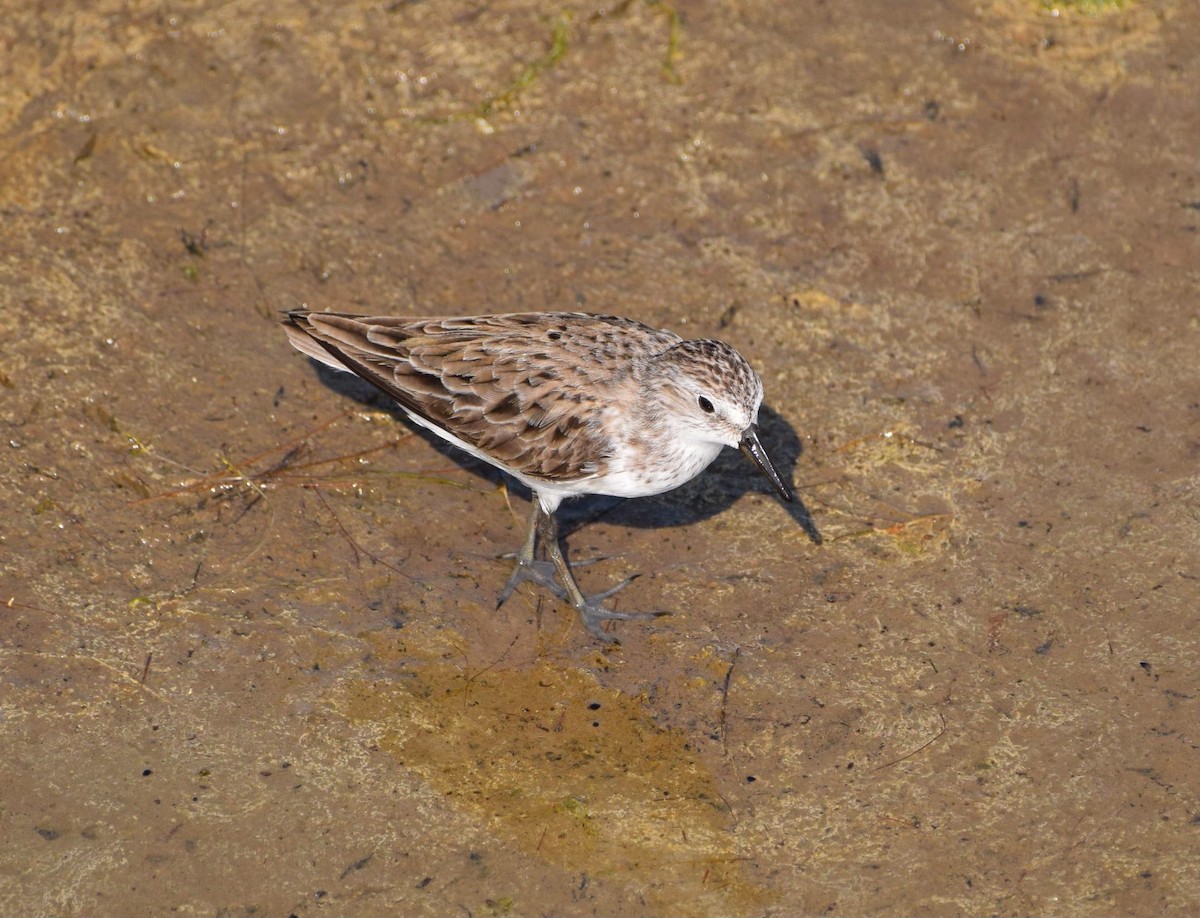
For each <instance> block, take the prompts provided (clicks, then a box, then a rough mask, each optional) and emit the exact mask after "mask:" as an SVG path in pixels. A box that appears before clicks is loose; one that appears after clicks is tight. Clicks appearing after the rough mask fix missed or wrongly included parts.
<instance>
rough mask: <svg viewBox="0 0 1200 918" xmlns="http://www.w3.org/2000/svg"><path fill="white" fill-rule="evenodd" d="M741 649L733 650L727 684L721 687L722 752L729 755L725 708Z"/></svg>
mask: <svg viewBox="0 0 1200 918" xmlns="http://www.w3.org/2000/svg"><path fill="white" fill-rule="evenodd" d="M741 652H742V648H741V647H734V648H733V658H732V659H731V660H730V661H729V669H727V670H726V671H725V684H724V685H722V686H721V750H722V751H723V752H724V753H725V754H726V755H729V742H728V741H729V734H728V731H727V730H726V729H725V706H726V704H727V703H728V701H729V683H730V682H731V681H732V680H733V668H734V666H736V665H737V659H738V655H739V654H741Z"/></svg>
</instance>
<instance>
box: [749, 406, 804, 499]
mask: <svg viewBox="0 0 1200 918" xmlns="http://www.w3.org/2000/svg"><path fill="white" fill-rule="evenodd" d="M738 449H740V450H741V451H742V453H743V454H744V455H745V457H746V458H747V459H749V460H750V461H751V462H753V463H754V464H755V465H757V466H758V470H759V471H760V472H762V473H763V474H764V475H765V476H766V477H767V480H768V481H769V482H771V484H772V485H774V487H775V490H776V491H778V492H779V496H780V497H782V498H783V499H784V500H787V501H791V500H795V498H794V497H793V496H792V490H791V488H789V487H788V486H787V485H786V484H784V483H783V479H782V478H780V477H779V473H778V472H777V471H775V466H773V465H771V460H770V459H768V458H767V452H766V450H764V449H763V447H762V444H761V443H759V442H758V425H757V424H751V425H750V426H749V427H747V428H746V430H745V432H744V433H743V434H742V442H741V443H739V444H738Z"/></svg>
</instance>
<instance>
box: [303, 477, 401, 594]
mask: <svg viewBox="0 0 1200 918" xmlns="http://www.w3.org/2000/svg"><path fill="white" fill-rule="evenodd" d="M305 487H306V488H308V489H309V490H310V491H312V492H313V493H314V494H316V495H317V498H318V499H319V500H320V501H321V505H322V506H323V507H324V508H325V509H326V510H327V511H328V513H329V515H330V516H331V517H333V522H334V525H335V526H337V528H338V530H339V531H340V532H341V534H342V538H344V539H345V540H346V542H347V544H348V545H349V546H350V550H351V551H352V552H354V566H355V567H358V566H359V562H360V557H359V556H360V555H366V556H367V557H368V558H370V559H371V560H372V561H374V562H375V563H376V564H382V565H383V566H384V567H386V568H387V569H388V570H389V571H395V572H396V573H397V574H399V575H400V576H401V577H404V578H406V579H408V580H412V579H413V578H412V577H409V576H408V574H406V573H404V571H402V570H400V568H398V567H396V566H395V565H394V564H388V563H387V562H386V561H384V560H383V559H382V558H379V557H376V556H375V555H373V554H371V553H370V552H369V551H367V550H366V549H365V548H363V547H362V546H361V545H359V544H358V543H357V542H356V541H354V536H352V535H350V533H349V532H348V531H347V530H346V527H345V526H343V525H342V521H341V520H339V519H338V515H337V514H336V513H334V512H333V508H332V507H331V506H329V501H327V500H326V499H325V495H324V494H322V493H321V488H320V487H319V486H318V485H316V484H308V485H305Z"/></svg>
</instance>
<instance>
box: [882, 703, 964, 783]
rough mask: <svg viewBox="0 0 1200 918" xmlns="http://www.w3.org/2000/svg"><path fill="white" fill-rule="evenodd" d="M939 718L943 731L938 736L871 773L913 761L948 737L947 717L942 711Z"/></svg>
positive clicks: (939, 712)
mask: <svg viewBox="0 0 1200 918" xmlns="http://www.w3.org/2000/svg"><path fill="white" fill-rule="evenodd" d="M938 717H940V718H941V719H942V729H940V730H939V731H938V732H937V735H936V736H934V737H933V738H932V739H928V740H926V741H925V742H923V743H922V744H921V745H920V746H918V747H917V748H916V749H914V750H913V751H912V752H906V753H905V754H904V755H902V756H900V758H898V759H892V761H890V762H885V763H884V764H882V765H880V766H878V767H876V768H872V769H871V771H882V770H883V769H885V768H891V767H892V766H893V765H897V764H899V763H900V762H903V761H904V760H905V759H911V758H912V757H913V756H914V755H916V754H917V753H918V752H920V751H921V750H923V749H926V748H928V747H929V746H932V745H933V744H934V743H936V742H937V741H938V740H940V739H941V738H942V737H943V736H945V735H946V715H944V714H943V713H942V712H941V711H938Z"/></svg>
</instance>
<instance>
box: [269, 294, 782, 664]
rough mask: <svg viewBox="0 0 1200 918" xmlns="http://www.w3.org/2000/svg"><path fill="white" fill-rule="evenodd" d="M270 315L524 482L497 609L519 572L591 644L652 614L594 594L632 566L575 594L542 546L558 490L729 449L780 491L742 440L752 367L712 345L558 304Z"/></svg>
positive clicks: (673, 481) (666, 481)
mask: <svg viewBox="0 0 1200 918" xmlns="http://www.w3.org/2000/svg"><path fill="white" fill-rule="evenodd" d="M284 325H285V328H286V331H287V334H288V338H289V339H290V340H291V343H292V345H293V346H294V347H296V349H297V350H300V351H302V352H303V353H305V354H307V355H308V356H309V357H312V358H313V359H314V360H318V361H320V362H321V363H323V364H326V365H327V366H330V367H333V368H334V369H335V370H345V371H349V372H351V373H354V374H356V375H358V376H360V377H361V378H363V379H365V380H366V381H367V382H369V383H371V384H372V385H374V386H377V387H378V388H379V389H382V390H383V391H384V392H386V393H387V394H388V395H390V396H391V397H392V398H394V399H395V400H396V401H397V402H399V403H400V407H402V408H403V409H404V410H405V412H406V413H407V414H408V416H409V417H410V418H412V420H413V421H414V422H415V423H417V424H419V425H420V426H421V427H424V428H426V429H427V430H431V431H432V432H433V433H435V434H437V435H438V436H439V437H441V438H442V439H443V440H445V441H447V442H449V443H452V444H454V445H455V446H457V447H459V448H460V449H462V450H463V451H464V452H467V453H470V454H471V455H472V456H475V457H476V458H478V459H482V460H483V461H484V462H487V463H490V464H491V465H494V466H495V467H496V468H498V469H500V470H502V471H504V472H507V473H508V474H509V475H511V476H512V477H513V478H515V479H517V480H518V481H520V482H521V483H522V484H524V485H525V486H526V487H528V488H529V489H530V490H531V491H532V492H533V495H534V500H533V510H532V512H531V513H530V516H529V527H528V529H527V530H526V533H525V541H524V542H523V543H522V545H521V549H520V551H518V552H517V554H516V559H517V564H516V567H515V568H514V569H513V572H512V575H511V576H510V577H509V578H508V582H507V583H506V584H505V585H504V589H502V590H501V591H500V599H499V602H498V603H497V606H496V607H497V608H499V607H500V606H501V605H503V604H504V602H505V601H506V600H507V599H508V598H509V596H511V595H512V592H513V590H514V589H515V588H516V586H517V585H518V584H520V583H522V582H524V581H526V580H531V581H533V582H535V583H538V584H540V585H541V586H544V587H546V588H547V589H548V590H550V592H552V593H553V594H554V595H555V596H557V597H558V598H559V599H563V600H565V601H567V602H569V603H570V604H571V605H572V606H573V607H574V608H575V610H576V611H577V612H578V613H579V615H580V617H581V618H582V620H583V624H584V625H585V626H586V627H587V629H588V631H590V632H591V633H592V634H593V635H595V636H596V637H597V638H599V639H600V640H602V641H605V642H611V641H612V640H613V638H612V637H611V635H609V634H608V633H607V632H605V631H604V630H603V628H601V624H602V623H603V622H604V621H605V620H606V619H618V620H622V621H625V620H630V619H642V618H653V617H655V616H656V615H660V614H663V613H657V612H648V613H647V612H618V611H616V610H614V609H609V608H608V607H606V606H605V605H604V600H605V599H607V598H608V597H609V596H611V595H612V594H613V593H615V592H616V591H617V590H619V589H621V588H622V587H624V586H626V585H628V584H629V582H630V581H632V580H633V579H634V578H633V577H630V578H628V579H626V580H623V581H622V582H621V583H618V584H617V585H616V586H615V587H612V588H611V589H608V590H605V591H604V592H603V593H597V594H595V595H593V596H585V595H584V594H583V592H582V591H581V590H580V589H579V585H578V584H577V583H576V582H575V577H574V575H573V574H572V573H571V567H570V565H569V564H568V563H567V559H566V558H565V557H564V555H563V553H562V548H561V547H560V546H559V543H558V526H557V524H556V522H555V520H554V511H555V510H557V509H558V505H559V504H560V503H561V502H562V500H563V498H566V497H572V496H575V495H578V494H608V495H613V496H616V497H647V496H649V495H652V494H661V493H662V492H664V491H669V490H671V489H672V488H677V487H679V485H681V484H683V483H684V482H686V481H690V480H691V479H692V478H694V477H696V476H697V475H698V474H700V472H701V471H703V470H704V469H705V468H706V467H707V466H708V464H709V463H710V462H712V461H713V459H715V458H716V457H717V454H718V453H719V452H720V451H721V449H722V448H723V447H726V446H733V447H737V448H738V449H740V450H741V451H742V452H743V453H744V454H745V455H746V456H747V457H749V459H750V460H751V461H752V462H753V463H754V464H755V465H756V466H758V468H759V470H760V471H761V472H762V473H763V474H764V475H765V476H766V477H767V480H768V481H770V482H771V484H772V485H773V486H774V488H775V490H776V491H777V492H778V493H779V496H780V497H782V498H783V499H784V500H788V501H790V500H792V499H793V497H792V492H791V490H790V489H789V488H788V486H787V485H786V484H785V483H784V481H783V479H782V478H781V477H780V476H779V473H778V472H777V471H776V470H775V467H774V466H773V465H772V464H771V460H770V459H769V458H768V457H767V454H766V452H765V451H764V450H763V448H762V444H761V443H759V440H758V428H757V426H756V423H755V422H756V420H757V418H758V409H759V406H760V405H761V404H762V397H763V390H762V380H760V379H759V377H758V374H757V373H755V372H754V370H753V369H752V368H751V367H750V364H748V363H747V362H746V360H745V359H744V358H743V357H742V355H741V354H739V353H738V352H737V351H735V350H734V349H733V348H732V347H730V346H729V345H728V344H724V343H723V342H720V341H711V340H707V339H701V340H693V341H685V340H683V339H682V338H680V337H679V336H678V335H676V334H674V333H672V332H669V331H662V330H659V329H656V328H651V327H649V326H647V325H643V324H641V323H640V322H635V321H633V320H632V319H624V318H621V317H619V316H600V315H587V314H584V313H574V312H544V313H543V312H538V313H516V314H511V315H495V316H469V317H462V318H446V317H444V318H409V317H405V318H389V317H381V316H357V315H348V314H344V313H332V312H310V311H309V310H307V309H294V310H292V311H290V312H288V313H287V318H286V319H285V320H284ZM547 557H548V558H549V560H548V561H547V560H546V558H547ZM555 574H557V575H558V582H556V581H555V579H554V577H555Z"/></svg>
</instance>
